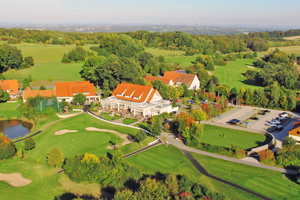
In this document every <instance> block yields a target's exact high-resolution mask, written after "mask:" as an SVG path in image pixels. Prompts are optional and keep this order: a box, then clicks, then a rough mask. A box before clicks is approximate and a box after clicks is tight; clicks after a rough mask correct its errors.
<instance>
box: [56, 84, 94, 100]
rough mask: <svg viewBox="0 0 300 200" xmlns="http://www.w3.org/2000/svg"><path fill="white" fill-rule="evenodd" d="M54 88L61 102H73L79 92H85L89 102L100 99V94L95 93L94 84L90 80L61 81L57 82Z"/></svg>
mask: <svg viewBox="0 0 300 200" xmlns="http://www.w3.org/2000/svg"><path fill="white" fill-rule="evenodd" d="M54 90H55V94H56V95H55V96H56V98H57V100H58V101H59V102H61V101H66V102H72V101H73V97H74V96H75V95H76V94H78V93H82V94H84V95H85V96H86V101H87V102H99V101H100V95H98V94H96V93H95V88H94V84H93V83H90V81H76V82H59V83H55V86H54Z"/></svg>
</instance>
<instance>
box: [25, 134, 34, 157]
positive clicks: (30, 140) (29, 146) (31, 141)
mask: <svg viewBox="0 0 300 200" xmlns="http://www.w3.org/2000/svg"><path fill="white" fill-rule="evenodd" d="M24 148H25V150H27V151H29V155H30V150H31V149H33V148H35V141H34V139H33V138H32V137H30V138H26V139H25V141H24Z"/></svg>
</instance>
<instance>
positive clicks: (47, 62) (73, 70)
mask: <svg viewBox="0 0 300 200" xmlns="http://www.w3.org/2000/svg"><path fill="white" fill-rule="evenodd" d="M24 44H25V48H24V45H23V44H16V45H14V46H16V47H17V48H18V49H20V50H21V52H22V55H23V57H26V56H32V57H33V59H34V66H33V67H31V68H28V69H21V70H10V71H7V72H5V73H4V76H5V77H7V79H13V78H16V79H19V81H21V80H22V79H23V78H24V77H26V76H28V75H29V74H30V75H31V76H32V78H34V79H35V80H36V83H32V86H37V87H39V86H40V85H41V84H43V85H44V86H47V85H54V82H57V81H78V80H81V77H80V74H79V71H80V70H81V66H82V63H71V64H63V63H61V59H62V56H63V54H64V53H68V52H69V51H70V50H72V49H74V48H75V45H66V46H65V47H63V46H62V45H47V47H45V45H43V44H29V43H24ZM90 47H91V45H85V46H83V48H84V49H85V50H89V48H90ZM90 51H91V50H90ZM94 53H95V52H94ZM50 76H51V77H52V80H53V81H52V82H49V81H48V79H49V77H50Z"/></svg>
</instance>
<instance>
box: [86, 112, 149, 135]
mask: <svg viewBox="0 0 300 200" xmlns="http://www.w3.org/2000/svg"><path fill="white" fill-rule="evenodd" d="M87 113H88V114H89V115H91V116H93V117H96V118H97V119H100V120H102V121H105V122H107V123H110V124H116V125H119V126H126V127H130V128H135V129H139V130H143V131H145V132H146V133H150V132H149V131H148V130H146V129H143V128H140V127H136V126H131V125H127V124H120V123H116V122H112V121H108V120H106V119H102V118H101V117H99V116H97V115H95V114H94V113H92V112H91V111H89V110H88V111H87Z"/></svg>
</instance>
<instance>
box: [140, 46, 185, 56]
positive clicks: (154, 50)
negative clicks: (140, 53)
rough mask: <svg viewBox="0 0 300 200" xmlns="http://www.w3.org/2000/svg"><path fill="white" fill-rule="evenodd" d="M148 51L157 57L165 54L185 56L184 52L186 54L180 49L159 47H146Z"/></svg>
mask: <svg viewBox="0 0 300 200" xmlns="http://www.w3.org/2000/svg"><path fill="white" fill-rule="evenodd" d="M145 51H146V52H149V53H152V54H153V55H154V56H155V57H157V56H159V55H162V56H165V58H167V57H174V56H175V57H177V56H183V54H185V51H178V50H176V51H175V50H174V51H172V50H161V49H158V48H146V49H145Z"/></svg>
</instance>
